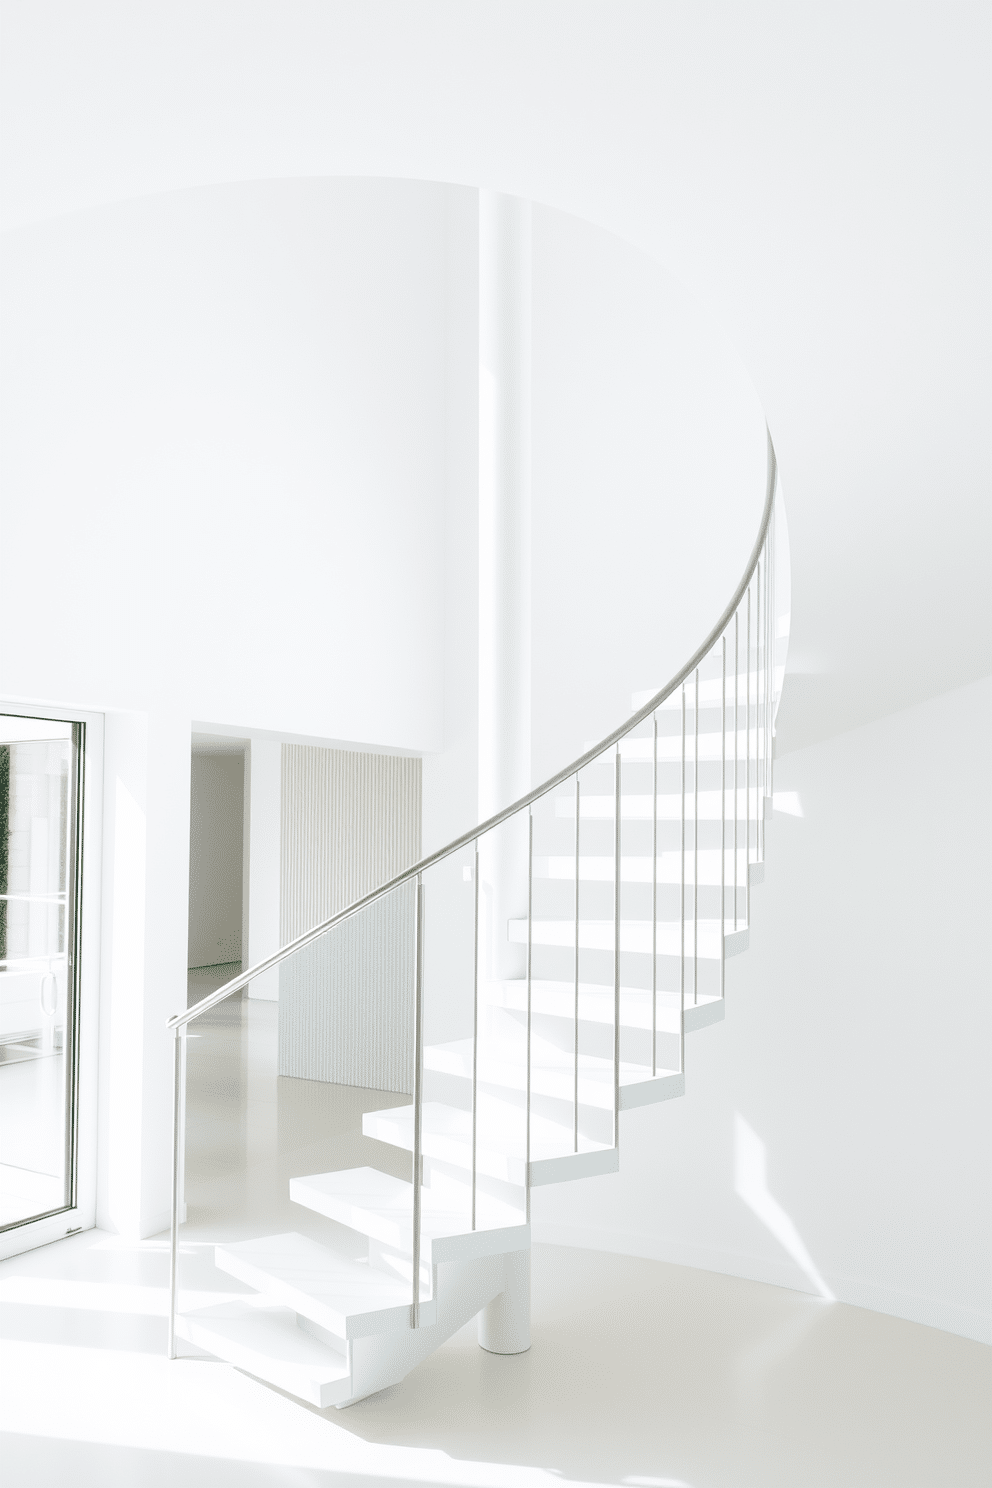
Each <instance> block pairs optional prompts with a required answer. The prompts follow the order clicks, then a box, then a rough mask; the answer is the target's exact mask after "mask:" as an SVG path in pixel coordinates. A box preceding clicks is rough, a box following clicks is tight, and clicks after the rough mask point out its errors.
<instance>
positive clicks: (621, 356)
mask: <svg viewBox="0 0 992 1488" xmlns="http://www.w3.org/2000/svg"><path fill="white" fill-rule="evenodd" d="M533 303H534V312H533V314H534V355H533V379H534V411H533V439H534V476H533V487H534V490H533V511H534V535H533V569H534V572H533V585H534V598H533V610H534V637H533V707H532V715H533V727H534V738H533V768H534V784H536V783H537V782H538V781H539V780H541V779H543V778H545V777H546V776H548V775H550V774H552V773H553V772H554V771H555V770H558V769H560V768H561V767H562V766H563V765H565V764H566V763H567V762H568V760H569V759H570V758H573V757H575V756H576V755H578V754H580V753H582V751H583V750H584V749H585V748H586V746H587V745H588V744H589V743H591V742H592V741H593V740H594V739H599V738H602V737H603V735H605V734H607V733H609V732H610V731H611V730H612V729H614V728H616V726H617V724H618V723H620V722H621V720H622V719H623V718H624V717H625V716H626V715H627V713H628V712H629V711H630V697H631V693H632V692H634V691H637V690H640V689H648V688H660V687H661V686H662V685H663V684H664V683H665V682H667V681H668V679H669V677H671V676H673V675H674V674H675V672H676V671H677V670H678V668H679V667H680V666H681V665H682V663H683V662H684V661H685V660H686V658H687V657H688V656H690V655H691V654H692V652H693V651H694V650H695V648H696V647H697V646H698V644H699V643H700V641H702V640H703V638H704V637H705V635H706V634H707V633H708V631H709V630H710V628H711V626H712V625H713V624H714V623H715V622H716V620H717V619H718V618H719V616H720V614H721V612H722V610H723V608H724V606H725V604H726V603H727V600H728V599H729V598H730V596H731V594H732V593H733V590H734V588H735V586H736V584H737V581H738V580H739V579H740V577H741V574H742V573H743V571H744V566H745V563H746V562H747V558H748V555H749V553H750V550H751V546H752V543H753V542H754V536H755V533H756V532H757V529H758V523H759V521H760V518H761V511H762V507H763V505H764V499H765V488H766V466H767V451H766V433H765V420H764V414H763V413H762V410H761V405H760V403H759V402H758V399H757V396H756V394H755V391H754V386H753V384H752V382H751V380H750V378H749V377H748V375H747V372H746V371H745V369H744V367H743V366H742V364H741V362H740V360H739V358H738V357H737V355H736V353H735V351H734V349H733V347H732V346H731V345H730V343H729V341H728V339H727V337H726V335H725V334H723V333H721V331H720V330H719V329H718V327H716V326H715V325H714V324H713V323H712V321H711V320H710V318H709V317H708V315H707V314H706V312H705V311H704V310H703V309H702V307H701V306H700V305H699V303H698V301H697V300H696V299H695V298H694V297H693V296H692V295H690V294H689V293H688V292H687V291H686V290H685V288H684V287H683V286H682V285H680V284H678V283H676V282H675V281H674V280H673V279H671V277H670V276H669V275H667V274H666V273H665V272H664V271H663V270H662V269H661V268H660V267H659V265H658V264H657V263H656V262H654V261H653V260H652V259H650V258H649V257H648V256H647V255H646V254H644V253H642V252H639V251H638V250H637V249H636V248H634V247H633V246H632V245H631V244H629V243H625V242H624V241H623V240H622V239H621V238H618V237H616V236H615V235H614V234H612V233H608V232H604V231H603V230H602V229H599V228H596V227H594V226H592V225H591V224H590V223H587V222H581V221H579V219H577V218H575V217H569V216H566V215H565V214H564V213H562V212H552V211H549V210H548V209H547V208H542V209H539V210H537V211H535V213H534V286H533Z"/></svg>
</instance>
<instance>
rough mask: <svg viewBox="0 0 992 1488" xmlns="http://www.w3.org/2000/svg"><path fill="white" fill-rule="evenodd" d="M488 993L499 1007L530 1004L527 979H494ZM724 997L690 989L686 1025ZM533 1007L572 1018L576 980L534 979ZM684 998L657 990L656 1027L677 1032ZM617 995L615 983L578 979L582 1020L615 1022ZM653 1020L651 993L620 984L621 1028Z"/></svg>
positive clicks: (523, 1008) (647, 1024)
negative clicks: (593, 982)
mask: <svg viewBox="0 0 992 1488" xmlns="http://www.w3.org/2000/svg"><path fill="white" fill-rule="evenodd" d="M485 995H486V997H487V999H488V1000H489V1001H490V1002H492V1003H493V1004H494V1005H495V1006H497V1007H504V1008H512V1009H513V1010H514V1011H518V1012H525V1011H526V1008H527V983H526V982H525V981H508V982H493V983H490V984H488V986H487V988H486V990H485ZM720 1002H722V998H720V997H716V996H705V995H701V994H700V995H697V997H696V1000H695V1002H693V999H692V994H691V991H690V992H689V994H688V996H687V997H686V1002H685V1012H686V1022H687V1026H688V1024H689V1023H690V1022H691V1020H692V1014H693V1012H694V1010H697V1009H699V1008H707V1009H710V1008H714V1009H715V1008H716V1007H717V1006H718V1004H719V1003H720ZM531 1009H532V1011H533V1012H535V1013H544V1014H548V1015H550V1016H552V1017H555V1018H567V1019H569V1020H571V1019H572V1018H573V1017H574V1015H575V984H574V983H573V982H552V981H544V980H542V981H536V980H535V981H533V982H531ZM681 1011H682V999H681V996H680V995H679V993H677V992H658V993H657V998H656V1027H657V1029H658V1031H659V1032H660V1033H677V1032H678V1030H679V1025H680V1021H681ZM613 1017H614V996H613V988H612V987H602V986H597V985H594V984H591V983H586V982H580V983H579V1021H580V1022H583V1023H606V1024H609V1025H612V1023H613ZM651 1022H652V994H651V993H650V992H649V991H645V990H644V988H642V987H621V988H620V1025H621V1027H622V1028H640V1029H644V1030H645V1031H650V1028H651Z"/></svg>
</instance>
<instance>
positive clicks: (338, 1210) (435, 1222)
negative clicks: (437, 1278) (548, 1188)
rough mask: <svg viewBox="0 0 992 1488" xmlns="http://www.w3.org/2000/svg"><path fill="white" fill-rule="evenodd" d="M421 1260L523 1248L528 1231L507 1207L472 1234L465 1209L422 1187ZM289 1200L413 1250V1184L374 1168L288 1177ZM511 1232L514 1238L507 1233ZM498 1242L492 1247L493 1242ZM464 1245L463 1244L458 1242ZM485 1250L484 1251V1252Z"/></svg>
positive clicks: (397, 1247) (404, 1250)
mask: <svg viewBox="0 0 992 1488" xmlns="http://www.w3.org/2000/svg"><path fill="white" fill-rule="evenodd" d="M420 1192H421V1257H422V1259H423V1260H424V1261H425V1262H427V1263H436V1262H439V1261H444V1260H456V1259H461V1258H465V1257H467V1256H470V1255H476V1254H478V1255H483V1254H494V1253H495V1251H496V1250H497V1249H498V1250H511V1249H515V1248H520V1249H522V1248H525V1246H526V1245H527V1244H529V1243H530V1240H529V1227H528V1226H527V1225H524V1224H521V1216H520V1214H519V1213H518V1212H517V1211H516V1210H515V1209H513V1208H512V1207H511V1206H510V1205H509V1204H498V1205H495V1206H494V1207H491V1208H490V1209H489V1210H488V1211H487V1215H488V1222H487V1230H486V1231H479V1232H476V1233H472V1232H471V1231H470V1230H468V1228H467V1226H466V1217H465V1212H464V1210H463V1209H460V1208H457V1207H452V1205H451V1203H450V1200H441V1201H439V1200H438V1199H437V1198H436V1197H435V1196H434V1195H433V1194H432V1193H431V1190H430V1189H429V1188H421V1191H420ZM289 1196H290V1198H291V1199H292V1200H293V1202H294V1203H296V1204H303V1205H305V1206H306V1208H308V1209H313V1210H314V1211H315V1212H316V1213H317V1214H324V1215H326V1216H327V1218H328V1219H334V1220H337V1222H338V1223H339V1224H343V1225H347V1226H348V1227H349V1228H350V1229H353V1230H358V1232H359V1233H360V1234H362V1235H368V1236H369V1238H370V1239H372V1240H378V1241H379V1242H380V1243H381V1244H383V1245H388V1246H390V1247H392V1248H393V1249H394V1250H398V1251H400V1252H401V1253H402V1254H404V1255H409V1254H410V1253H411V1250H412V1245H413V1185H412V1184H410V1183H406V1182H404V1180H403V1179H402V1178H393V1177H391V1176H390V1175H389V1174H388V1173H380V1172H378V1170H377V1169H375V1168H347V1169H345V1170H343V1171H341V1172H336V1173H314V1174H312V1175H311V1176H309V1177H307V1178H292V1179H290V1184H289ZM511 1231H512V1232H513V1233H511ZM497 1241H498V1242H499V1243H498V1244H496V1242H497ZM462 1242H464V1243H462ZM487 1246H488V1248H487Z"/></svg>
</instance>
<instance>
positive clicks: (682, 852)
mask: <svg viewBox="0 0 992 1488" xmlns="http://www.w3.org/2000/svg"><path fill="white" fill-rule="evenodd" d="M681 760H682V763H681V766H680V773H679V781H680V789H681V795H682V825H681V836H680V839H679V841H680V850H679V859H680V868H679V1074H684V1073H685V683H684V682H683V683H682V755H681Z"/></svg>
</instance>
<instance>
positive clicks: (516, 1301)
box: [479, 1250, 530, 1354]
mask: <svg viewBox="0 0 992 1488" xmlns="http://www.w3.org/2000/svg"><path fill="white" fill-rule="evenodd" d="M503 1265H504V1266H505V1267H506V1290H505V1291H503V1292H500V1294H499V1296H498V1297H494V1298H493V1300H492V1301H491V1302H490V1303H489V1304H488V1306H486V1307H484V1308H483V1309H482V1311H481V1312H480V1313H479V1343H480V1344H481V1346H482V1347H483V1348H484V1349H486V1350H487V1352H488V1353H490V1354H525V1353H526V1352H527V1350H528V1349H529V1348H530V1251H529V1250H514V1251H511V1252H510V1254H509V1255H507V1256H504V1257H503Z"/></svg>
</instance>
